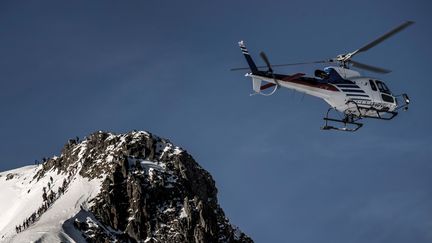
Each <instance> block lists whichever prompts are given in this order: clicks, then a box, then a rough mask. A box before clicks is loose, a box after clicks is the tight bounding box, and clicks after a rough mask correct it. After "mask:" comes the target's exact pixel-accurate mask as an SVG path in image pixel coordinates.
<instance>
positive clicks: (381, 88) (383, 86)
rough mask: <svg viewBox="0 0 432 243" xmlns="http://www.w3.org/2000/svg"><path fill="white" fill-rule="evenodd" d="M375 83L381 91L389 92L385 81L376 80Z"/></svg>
mask: <svg viewBox="0 0 432 243" xmlns="http://www.w3.org/2000/svg"><path fill="white" fill-rule="evenodd" d="M376 84H377V86H378V89H379V91H381V92H382V93H386V94H390V90H389V88H387V86H386V85H385V83H383V82H381V81H378V80H377V81H376Z"/></svg>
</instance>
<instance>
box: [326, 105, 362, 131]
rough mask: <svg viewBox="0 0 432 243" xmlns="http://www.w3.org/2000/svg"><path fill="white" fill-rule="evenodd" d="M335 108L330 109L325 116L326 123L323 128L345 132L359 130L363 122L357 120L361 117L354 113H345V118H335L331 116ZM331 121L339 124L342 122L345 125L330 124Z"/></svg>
mask: <svg viewBox="0 0 432 243" xmlns="http://www.w3.org/2000/svg"><path fill="white" fill-rule="evenodd" d="M331 110H333V108H330V109H328V111H327V115H326V117H324V118H323V119H324V121H325V125H324V126H323V127H321V129H322V130H336V131H343V132H355V131H357V130H359V129H360V128H361V127H362V126H363V124H362V123H358V122H356V121H357V120H359V119H360V118H358V117H356V116H354V115H352V114H351V115H345V118H343V119H335V118H329V113H330V111H331ZM330 122H335V123H337V124H340V123H342V124H343V126H332V125H329V123H330Z"/></svg>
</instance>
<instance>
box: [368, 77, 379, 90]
mask: <svg viewBox="0 0 432 243" xmlns="http://www.w3.org/2000/svg"><path fill="white" fill-rule="evenodd" d="M369 83H370V86H371V88H372V90H373V91H377V88H376V86H375V83H374V81H372V80H370V79H369Z"/></svg>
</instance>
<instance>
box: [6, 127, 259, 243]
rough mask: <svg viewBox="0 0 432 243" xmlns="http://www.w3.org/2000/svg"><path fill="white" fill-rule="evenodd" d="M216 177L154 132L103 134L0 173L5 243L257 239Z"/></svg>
mask: <svg viewBox="0 0 432 243" xmlns="http://www.w3.org/2000/svg"><path fill="white" fill-rule="evenodd" d="M216 194H217V189H216V187H215V183H214V181H213V179H212V177H211V175H210V174H209V173H208V172H207V171H205V170H204V169H203V168H201V167H200V166H199V165H198V164H197V163H196V162H195V160H194V159H193V158H192V157H191V156H190V155H189V154H188V153H187V152H186V151H185V150H182V149H181V148H179V147H176V146H174V145H173V144H171V143H170V142H169V141H168V140H166V139H162V138H159V137H157V136H154V135H152V134H150V133H147V132H130V133H127V134H119V135H116V134H112V133H105V132H97V133H94V134H91V135H90V136H88V137H87V138H86V139H84V140H83V141H78V139H75V140H69V142H68V143H67V144H66V145H65V146H64V148H63V150H62V153H61V155H60V156H59V157H53V158H50V159H47V160H46V161H44V162H43V163H42V164H39V165H34V166H33V165H32V166H25V167H22V168H18V169H15V170H10V171H6V172H2V173H0V197H1V199H0V241H1V242H252V240H251V239H250V238H249V237H248V236H246V235H245V234H244V233H242V232H241V231H240V230H239V229H238V228H237V227H235V226H233V225H231V224H230V223H229V221H228V219H227V218H226V217H225V215H224V212H223V210H222V209H221V208H220V207H219V205H218V202H217V195H216Z"/></svg>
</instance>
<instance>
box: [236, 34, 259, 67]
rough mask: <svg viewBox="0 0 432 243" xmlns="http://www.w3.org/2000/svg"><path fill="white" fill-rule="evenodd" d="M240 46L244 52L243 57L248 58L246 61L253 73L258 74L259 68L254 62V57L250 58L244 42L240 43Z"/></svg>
mask: <svg viewBox="0 0 432 243" xmlns="http://www.w3.org/2000/svg"><path fill="white" fill-rule="evenodd" d="M238 44H239V46H240V49H241V51H242V52H243V55H244V56H245V58H246V61H247V63H248V65H249V67H250V69H251V71H252V73H257V72H258V68H257V66H256V65H255V63H254V61H253V60H252V57H251V56H250V54H249V51H248V50H247V49H246V46H245V44H244V41H240V42H239V43H238Z"/></svg>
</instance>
